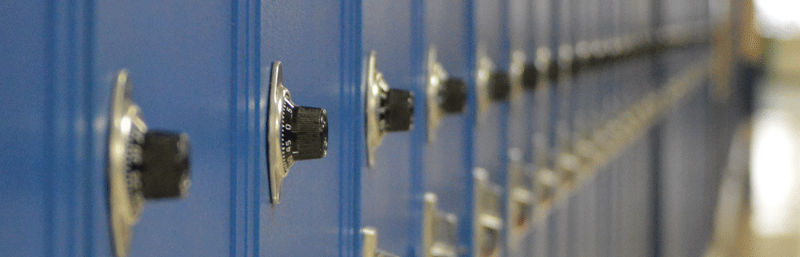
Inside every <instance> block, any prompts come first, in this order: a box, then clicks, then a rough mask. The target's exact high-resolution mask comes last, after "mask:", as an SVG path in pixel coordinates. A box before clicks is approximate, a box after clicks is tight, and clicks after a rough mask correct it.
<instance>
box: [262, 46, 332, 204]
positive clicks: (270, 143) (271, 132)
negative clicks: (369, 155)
mask: <svg viewBox="0 0 800 257" xmlns="http://www.w3.org/2000/svg"><path fill="white" fill-rule="evenodd" d="M262 93H263V94H266V96H267V102H268V106H267V124H266V129H267V131H266V133H267V142H266V143H267V160H268V165H269V166H268V167H269V168H268V169H269V191H270V200H271V201H272V203H273V204H278V203H280V196H281V185H282V183H283V179H284V178H285V177H286V175H288V174H289V168H291V167H292V165H293V164H294V162H295V161H301V160H310V159H319V158H322V157H325V154H326V153H327V151H328V113H327V112H326V111H325V109H322V108H314V107H305V106H298V105H295V104H294V103H293V102H292V98H291V95H290V94H289V90H288V89H286V87H285V86H284V84H283V67H282V66H281V62H280V61H275V62H274V63H272V69H271V73H270V76H269V92H262Z"/></svg>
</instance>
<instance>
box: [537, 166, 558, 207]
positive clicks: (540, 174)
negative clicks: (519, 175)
mask: <svg viewBox="0 0 800 257" xmlns="http://www.w3.org/2000/svg"><path fill="white" fill-rule="evenodd" d="M534 178H535V179H536V181H535V184H536V198H537V200H538V201H539V202H541V203H550V201H551V200H552V199H553V197H555V194H556V190H557V189H558V185H560V184H561V177H560V176H559V175H558V173H556V172H555V171H553V170H551V169H548V168H545V167H542V168H540V169H539V170H537V171H536V174H535V176H534Z"/></svg>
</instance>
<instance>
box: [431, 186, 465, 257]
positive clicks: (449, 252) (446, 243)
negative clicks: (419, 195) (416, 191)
mask: <svg viewBox="0 0 800 257" xmlns="http://www.w3.org/2000/svg"><path fill="white" fill-rule="evenodd" d="M423 198H424V200H425V203H424V206H423V210H422V215H423V217H422V229H423V230H422V256H423V257H456V256H458V247H457V246H458V237H457V235H458V234H457V233H458V218H456V215H455V214H452V213H447V212H443V211H441V210H439V208H438V206H437V205H438V201H439V198H437V197H436V194H434V193H430V192H428V193H425V195H424V196H423Z"/></svg>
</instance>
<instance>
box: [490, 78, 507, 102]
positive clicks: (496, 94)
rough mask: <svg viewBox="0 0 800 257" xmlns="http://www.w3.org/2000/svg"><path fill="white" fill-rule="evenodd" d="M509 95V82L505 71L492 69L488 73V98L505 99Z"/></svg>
mask: <svg viewBox="0 0 800 257" xmlns="http://www.w3.org/2000/svg"><path fill="white" fill-rule="evenodd" d="M510 95H511V82H510V81H509V79H508V73H506V72H505V71H494V72H492V73H491V74H490V75H489V98H491V99H492V100H493V101H503V100H507V99H508V98H509V96H510Z"/></svg>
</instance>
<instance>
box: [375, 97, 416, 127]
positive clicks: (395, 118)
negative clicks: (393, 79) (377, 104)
mask: <svg viewBox="0 0 800 257" xmlns="http://www.w3.org/2000/svg"><path fill="white" fill-rule="evenodd" d="M382 102H383V103H382V104H381V107H382V108H383V109H384V112H383V114H382V115H381V117H380V118H381V119H382V120H383V121H385V127H384V129H385V130H386V131H387V132H393V131H406V130H410V129H411V126H412V125H413V124H414V92H411V91H409V90H402V89H394V88H390V89H389V91H388V92H386V98H384V100H383V101H382Z"/></svg>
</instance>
